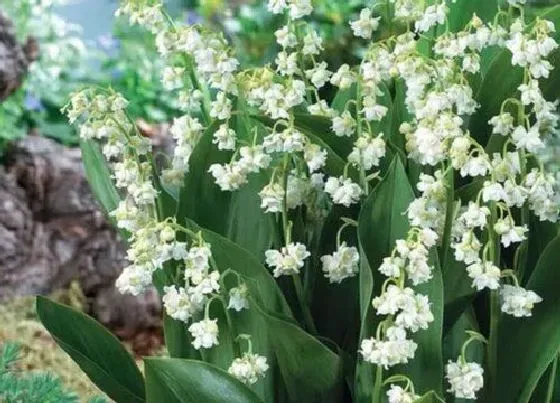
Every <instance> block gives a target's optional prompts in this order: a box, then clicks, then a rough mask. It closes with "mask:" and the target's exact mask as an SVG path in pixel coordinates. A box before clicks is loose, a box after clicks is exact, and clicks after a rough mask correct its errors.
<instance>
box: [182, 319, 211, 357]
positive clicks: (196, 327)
mask: <svg viewBox="0 0 560 403" xmlns="http://www.w3.org/2000/svg"><path fill="white" fill-rule="evenodd" d="M189 332H190V334H191V335H192V337H193V338H194V340H193V342H192V345H193V347H194V348H195V349H196V350H200V349H201V348H202V349H208V348H211V347H212V346H214V345H218V320H217V319H203V320H201V321H200V322H194V323H192V324H191V325H190V326H189Z"/></svg>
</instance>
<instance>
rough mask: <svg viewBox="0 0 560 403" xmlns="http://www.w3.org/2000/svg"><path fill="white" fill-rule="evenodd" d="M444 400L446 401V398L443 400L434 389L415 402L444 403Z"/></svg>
mask: <svg viewBox="0 0 560 403" xmlns="http://www.w3.org/2000/svg"><path fill="white" fill-rule="evenodd" d="M442 402H444V400H442V399H441V398H440V397H439V396H438V394H436V392H434V391H433V390H431V391H429V392H428V393H426V394H425V395H424V396H422V397H420V398H419V399H416V400H415V401H414V403H442Z"/></svg>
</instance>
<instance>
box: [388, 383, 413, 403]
mask: <svg viewBox="0 0 560 403" xmlns="http://www.w3.org/2000/svg"><path fill="white" fill-rule="evenodd" d="M419 398H420V396H418V395H416V394H414V393H412V392H410V391H407V390H406V389H403V388H401V387H400V386H398V385H393V384H391V387H390V388H389V390H387V399H388V400H389V403H414V402H415V401H416V400H417V399H419Z"/></svg>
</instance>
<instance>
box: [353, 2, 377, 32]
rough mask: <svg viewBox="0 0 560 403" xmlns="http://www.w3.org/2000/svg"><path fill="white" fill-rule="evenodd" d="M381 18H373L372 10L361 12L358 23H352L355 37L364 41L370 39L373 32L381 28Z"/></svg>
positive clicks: (365, 9)
mask: <svg viewBox="0 0 560 403" xmlns="http://www.w3.org/2000/svg"><path fill="white" fill-rule="evenodd" d="M380 19H381V17H372V16H371V10H370V9H369V8H364V9H362V11H360V18H359V19H358V20H357V21H353V22H351V23H350V26H351V27H352V31H353V32H354V35H356V36H360V37H362V38H364V39H370V38H371V34H372V33H373V31H376V30H377V28H378V27H379V20H380Z"/></svg>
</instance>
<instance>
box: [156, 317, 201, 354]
mask: <svg viewBox="0 0 560 403" xmlns="http://www.w3.org/2000/svg"><path fill="white" fill-rule="evenodd" d="M163 332H164V335H165V347H166V348H167V352H168V353H169V356H170V357H171V358H190V359H200V358H201V357H200V353H199V352H198V351H197V350H195V349H194V348H193V347H192V345H191V338H190V335H189V332H188V330H187V325H186V324H185V323H183V322H181V321H178V320H175V319H173V318H171V317H170V316H169V315H167V314H165V313H164V314H163Z"/></svg>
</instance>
